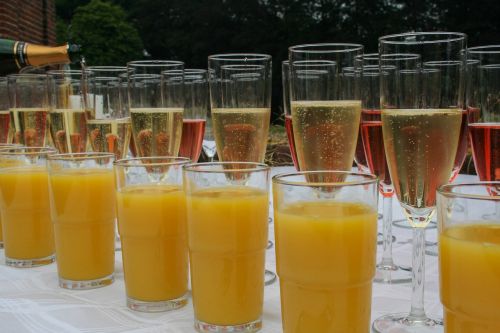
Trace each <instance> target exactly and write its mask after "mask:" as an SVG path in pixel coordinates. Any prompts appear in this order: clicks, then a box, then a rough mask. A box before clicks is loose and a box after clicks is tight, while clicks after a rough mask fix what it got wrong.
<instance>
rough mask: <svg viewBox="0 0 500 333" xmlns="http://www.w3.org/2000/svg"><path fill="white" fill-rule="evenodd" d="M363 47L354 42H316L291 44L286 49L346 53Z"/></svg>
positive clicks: (291, 51) (300, 51)
mask: <svg viewBox="0 0 500 333" xmlns="http://www.w3.org/2000/svg"><path fill="white" fill-rule="evenodd" d="M323 47H324V49H323ZM327 47H328V48H330V49H328V48H327ZM314 48H316V49H314ZM363 49H364V46H363V45H362V44H356V43H316V44H298V45H293V46H290V47H289V48H288V51H289V52H290V53H346V52H355V51H363Z"/></svg>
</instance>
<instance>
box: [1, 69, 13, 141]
mask: <svg viewBox="0 0 500 333" xmlns="http://www.w3.org/2000/svg"><path fill="white" fill-rule="evenodd" d="M13 137H14V130H13V128H12V127H11V122H10V111H9V91H8V89H7V78H6V77H0V144H8V143H12V139H13Z"/></svg>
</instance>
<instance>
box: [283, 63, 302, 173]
mask: <svg viewBox="0 0 500 333" xmlns="http://www.w3.org/2000/svg"><path fill="white" fill-rule="evenodd" d="M281 77H282V84H283V110H284V113H285V130H286V136H287V138H288V146H289V147H290V155H291V156H292V161H293V165H294V166H295V169H296V170H297V171H300V169H299V163H298V161H297V151H296V150H295V139H294V138H293V122H292V109H291V108H290V63H289V61H288V60H285V61H283V62H282V63H281Z"/></svg>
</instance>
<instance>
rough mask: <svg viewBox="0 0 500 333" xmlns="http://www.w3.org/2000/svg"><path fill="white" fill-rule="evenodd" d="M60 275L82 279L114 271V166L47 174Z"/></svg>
mask: <svg viewBox="0 0 500 333" xmlns="http://www.w3.org/2000/svg"><path fill="white" fill-rule="evenodd" d="M50 189H51V192H52V195H51V200H52V201H51V209H52V210H51V213H52V219H53V222H54V232H55V241H56V253H57V269H58V273H59V277H61V278H63V279H66V280H72V281H84V280H94V279H99V278H103V277H106V276H108V275H111V274H112V273H113V269H114V262H115V244H114V237H115V217H116V213H115V195H114V193H115V189H114V178H113V170H107V169H73V170H65V171H63V172H58V173H56V174H51V176H50Z"/></svg>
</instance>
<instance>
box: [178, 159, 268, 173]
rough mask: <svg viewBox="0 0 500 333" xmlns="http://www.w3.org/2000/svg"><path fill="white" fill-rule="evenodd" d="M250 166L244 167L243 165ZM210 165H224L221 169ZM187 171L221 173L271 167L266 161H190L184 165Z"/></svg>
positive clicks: (252, 170) (263, 169) (266, 170)
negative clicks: (225, 167)
mask: <svg viewBox="0 0 500 333" xmlns="http://www.w3.org/2000/svg"><path fill="white" fill-rule="evenodd" d="M244 165H246V166H249V168H242V166H244ZM224 166H237V168H234V169H224V168H223V167H224ZM210 167H222V168H221V169H210ZM182 168H183V170H184V171H186V172H195V173H220V174H227V173H229V174H231V173H239V172H261V171H264V172H268V171H269V170H271V168H270V167H269V166H268V165H266V164H264V163H257V162H237V161H235V162H204V163H189V164H186V165H183V166H182Z"/></svg>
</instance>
